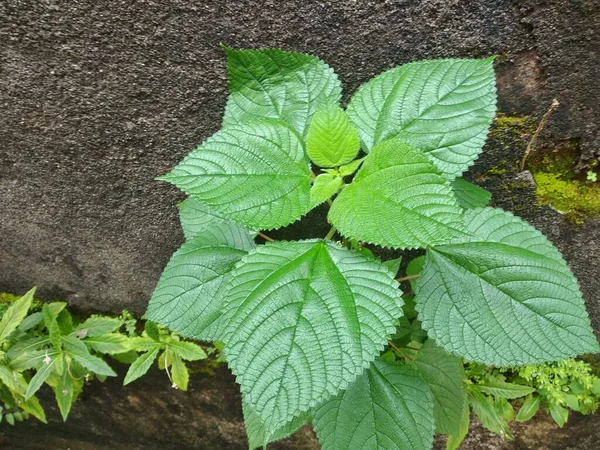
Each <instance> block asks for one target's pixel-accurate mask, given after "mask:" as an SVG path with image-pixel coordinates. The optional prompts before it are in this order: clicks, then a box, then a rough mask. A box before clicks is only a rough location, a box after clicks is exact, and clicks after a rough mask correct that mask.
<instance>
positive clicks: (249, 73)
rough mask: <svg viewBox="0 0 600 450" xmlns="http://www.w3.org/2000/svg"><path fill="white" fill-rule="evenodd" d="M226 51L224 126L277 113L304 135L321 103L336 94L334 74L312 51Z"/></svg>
mask: <svg viewBox="0 0 600 450" xmlns="http://www.w3.org/2000/svg"><path fill="white" fill-rule="evenodd" d="M225 51H226V53H227V72H228V75H229V100H228V101H227V107H226V108H225V116H224V117H223V126H224V127H227V126H230V125H234V124H240V123H244V124H246V123H249V122H254V121H256V120H257V119H262V118H271V119H281V120H283V121H285V122H287V123H288V124H289V125H291V126H292V127H293V128H294V129H295V130H296V131H297V132H298V133H299V134H300V135H301V136H305V135H306V131H307V128H308V124H309V122H310V120H311V118H312V116H313V115H314V114H315V113H316V111H317V110H318V109H319V108H320V107H321V105H324V104H327V103H333V104H337V103H338V102H339V100H340V97H341V93H342V88H341V85H340V82H339V80H338V77H337V75H336V74H335V73H334V72H333V70H332V69H331V68H330V67H329V66H328V65H327V64H325V63H324V62H322V61H321V60H319V59H318V58H316V57H314V56H311V55H305V54H303V53H293V52H285V51H282V50H231V49H228V48H226V49H225Z"/></svg>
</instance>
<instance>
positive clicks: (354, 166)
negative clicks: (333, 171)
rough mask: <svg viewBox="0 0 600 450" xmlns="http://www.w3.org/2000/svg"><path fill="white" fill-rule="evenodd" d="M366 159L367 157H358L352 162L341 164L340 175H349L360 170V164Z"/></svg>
mask: <svg viewBox="0 0 600 450" xmlns="http://www.w3.org/2000/svg"><path fill="white" fill-rule="evenodd" d="M364 160H365V158H361V159H356V160H354V161H352V162H351V163H348V164H346V165H343V166H341V167H340V168H339V174H340V176H342V177H347V176H349V175H352V174H353V173H354V172H356V171H357V170H358V168H359V167H360V165H361V164H362V163H363V161H364Z"/></svg>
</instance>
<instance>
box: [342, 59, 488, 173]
mask: <svg viewBox="0 0 600 450" xmlns="http://www.w3.org/2000/svg"><path fill="white" fill-rule="evenodd" d="M495 113H496V84H495V78H494V70H493V67H492V58H488V59H481V60H476V59H446V60H433V61H421V62H415V63H411V64H405V65H403V66H400V67H396V68H394V69H391V70H388V71H387V72H384V73H382V74H381V75H378V76H376V77H375V78H373V79H372V80H370V81H369V82H368V83H366V84H365V85H364V86H362V87H361V88H360V89H359V90H358V91H357V93H356V94H355V95H354V97H353V98H352V100H351V101H350V104H349V105H348V115H349V116H350V119H351V120H352V121H353V122H354V124H355V125H356V127H357V128H358V130H359V133H360V137H361V139H362V142H363V145H364V147H365V150H366V151H369V150H371V149H372V148H373V147H374V146H375V145H377V144H379V143H381V142H383V141H385V140H387V139H399V140H401V141H404V142H406V143H408V144H410V145H412V146H413V147H415V148H417V149H418V150H420V151H423V152H425V153H426V154H427V157H428V158H429V159H430V160H431V161H432V162H433V163H435V164H436V165H437V166H438V167H439V168H440V170H441V171H442V172H443V173H444V175H445V176H446V177H448V178H449V179H453V178H454V177H456V176H457V175H460V174H461V173H462V172H464V171H465V169H467V167H469V166H470V165H471V164H473V161H474V160H475V159H476V158H477V156H478V155H479V153H480V152H481V149H482V146H483V143H484V142H485V139H486V137H487V132H488V128H489V126H490V125H491V122H492V119H493V118H494V115H495Z"/></svg>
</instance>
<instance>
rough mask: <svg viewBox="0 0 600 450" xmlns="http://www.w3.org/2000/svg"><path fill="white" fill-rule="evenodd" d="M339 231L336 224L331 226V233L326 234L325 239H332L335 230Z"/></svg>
mask: <svg viewBox="0 0 600 450" xmlns="http://www.w3.org/2000/svg"><path fill="white" fill-rule="evenodd" d="M336 231H337V228H336V227H335V225H334V226H332V227H331V230H329V233H327V234H326V235H325V238H324V239H325V240H331V238H332V237H333V235H334V234H335V232H336Z"/></svg>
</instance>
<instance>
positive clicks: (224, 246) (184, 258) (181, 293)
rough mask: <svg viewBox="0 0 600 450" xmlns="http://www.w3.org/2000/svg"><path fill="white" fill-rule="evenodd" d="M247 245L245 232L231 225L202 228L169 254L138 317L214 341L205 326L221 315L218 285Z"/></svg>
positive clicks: (250, 245)
mask: <svg viewBox="0 0 600 450" xmlns="http://www.w3.org/2000/svg"><path fill="white" fill-rule="evenodd" d="M252 248H254V242H253V241H252V239H251V237H250V234H249V233H248V232H247V231H246V230H244V229H243V228H242V227H240V226H239V225H237V224H232V223H228V222H221V223H219V224H213V225H209V226H207V227H206V228H205V229H204V230H203V231H202V232H200V233H198V234H197V235H196V236H195V237H194V238H192V239H191V240H188V241H187V242H186V243H185V244H183V245H182V246H181V248H180V249H179V250H177V252H175V254H174V255H173V256H172V258H171V260H170V261H169V264H167V267H166V268H165V270H164V271H163V273H162V275H161V277H160V280H159V281H158V285H157V286H156V289H155V290H154V294H153V295H152V298H151V299H150V303H149V304H148V310H147V311H146V314H145V316H144V317H145V318H146V319H148V320H151V321H154V322H157V323H160V324H162V325H164V326H166V327H168V328H169V329H171V330H173V331H176V332H177V333H179V334H181V335H183V336H186V337H191V338H195V339H201V340H213V339H216V336H214V335H213V331H212V328H213V327H211V326H212V324H213V323H214V322H215V320H216V319H217V318H218V317H219V316H220V315H221V307H222V303H223V298H222V297H221V296H220V295H218V292H219V289H220V287H221V285H222V284H223V281H224V280H225V276H226V275H227V274H228V273H229V272H230V271H231V269H233V267H234V266H235V264H236V263H237V262H238V261H239V260H240V259H241V258H242V256H244V255H245V254H246V252H247V251H248V250H250V249H252Z"/></svg>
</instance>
